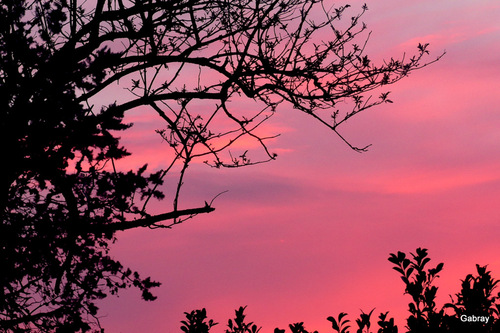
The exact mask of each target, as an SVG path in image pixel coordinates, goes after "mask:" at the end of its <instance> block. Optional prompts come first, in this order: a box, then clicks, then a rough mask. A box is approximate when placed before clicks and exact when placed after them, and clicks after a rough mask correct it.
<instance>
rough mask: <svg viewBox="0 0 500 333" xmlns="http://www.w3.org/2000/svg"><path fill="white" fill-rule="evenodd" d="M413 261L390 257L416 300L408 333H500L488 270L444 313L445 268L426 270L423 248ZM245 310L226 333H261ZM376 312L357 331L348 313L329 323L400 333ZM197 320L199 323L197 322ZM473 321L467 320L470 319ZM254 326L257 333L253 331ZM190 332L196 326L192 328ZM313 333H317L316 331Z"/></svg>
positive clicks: (497, 298)
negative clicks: (439, 281) (440, 293)
mask: <svg viewBox="0 0 500 333" xmlns="http://www.w3.org/2000/svg"><path fill="white" fill-rule="evenodd" d="M410 255H411V258H408V257H407V255H406V254H405V253H403V252H398V253H397V254H391V255H390V257H389V261H390V262H391V263H393V264H394V265H395V266H394V267H393V269H394V270H396V271H397V272H398V273H400V274H401V279H402V280H403V283H404V285H405V294H408V295H410V296H411V299H412V302H410V303H409V305H408V312H409V316H408V318H407V319H406V323H407V324H406V331H405V332H406V333H472V332H473V333H498V332H500V293H497V294H496V295H494V293H493V290H494V289H495V287H496V286H497V285H498V283H499V280H495V279H493V278H492V277H491V274H490V272H489V271H487V268H486V266H480V265H476V270H477V275H473V274H469V275H467V276H466V277H465V279H464V280H462V287H461V291H460V292H459V293H457V294H456V295H455V298H453V297H452V298H451V302H450V303H446V304H444V305H443V306H442V307H441V308H439V309H438V308H437V307H436V303H435V299H436V293H437V290H438V287H436V286H435V279H436V278H437V277H439V275H438V274H439V273H440V272H441V270H442V269H443V263H440V264H438V265H437V266H436V267H434V268H426V266H427V264H428V263H429V261H430V258H429V257H428V256H427V250H426V249H421V248H418V249H417V250H416V254H413V253H411V254H410ZM245 308H246V307H240V308H239V310H236V319H235V322H236V323H238V329H234V325H233V322H232V320H231V319H230V320H229V323H228V327H229V328H230V329H229V330H226V332H227V333H229V332H231V333H233V332H248V333H254V332H257V331H259V330H260V328H259V329H257V326H256V325H255V324H253V323H249V324H245V323H244V319H245V315H244V314H243V311H244V310H245ZM373 311H374V309H373V310H371V311H370V312H369V313H364V312H363V311H362V312H361V314H360V316H359V318H358V319H356V320H355V323H356V326H357V328H354V327H353V325H352V324H351V321H350V320H349V319H348V318H347V316H348V315H347V313H344V312H341V313H340V314H339V315H338V316H337V318H334V317H332V316H330V317H328V318H327V320H328V321H329V322H330V323H331V325H332V328H333V330H334V331H336V332H338V333H354V332H356V333H371V332H377V333H398V332H401V331H399V330H398V327H397V325H395V324H394V318H388V314H389V312H385V313H381V314H380V315H379V317H378V319H379V320H378V321H377V325H378V329H376V330H375V328H373V326H372V317H371V316H372V314H373ZM186 315H187V317H188V320H189V322H190V323H191V322H203V321H204V320H205V319H206V318H207V317H206V311H205V309H203V310H201V311H199V310H198V311H193V312H191V313H190V314H188V313H186ZM193 315H194V316H195V319H193ZM471 318H472V320H473V321H468V320H469V319H471ZM480 318H488V323H485V322H484V321H483V322H481V319H480ZM182 323H183V324H184V326H183V327H181V329H182V330H183V331H185V332H186V333H187V332H189V333H195V332H207V331H204V330H201V331H196V330H194V329H188V330H187V329H186V327H188V325H187V323H186V322H184V321H183V322H182ZM250 325H252V330H250V329H248V328H249V327H250ZM211 326H213V320H210V321H209V323H208V324H202V325H200V324H198V325H196V327H204V328H210V327H211ZM189 327H194V326H193V325H191V326H189ZM289 328H290V332H292V333H309V331H308V330H306V329H305V326H304V323H303V322H298V323H294V324H290V325H289ZM285 332H286V330H284V329H280V328H275V329H274V333H285ZM311 333H318V332H317V331H314V332H311Z"/></svg>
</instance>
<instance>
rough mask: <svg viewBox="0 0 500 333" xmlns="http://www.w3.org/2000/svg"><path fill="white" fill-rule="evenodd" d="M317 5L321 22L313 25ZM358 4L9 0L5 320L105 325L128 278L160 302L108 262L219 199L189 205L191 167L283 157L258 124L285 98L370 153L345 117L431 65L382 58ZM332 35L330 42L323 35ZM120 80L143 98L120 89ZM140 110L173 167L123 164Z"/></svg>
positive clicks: (1, 82) (4, 23) (1, 290)
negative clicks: (102, 313) (126, 238)
mask: <svg viewBox="0 0 500 333" xmlns="http://www.w3.org/2000/svg"><path fill="white" fill-rule="evenodd" d="M366 9H367V8H366V6H365V7H363V9H362V12H364V11H365V10H366ZM314 10H316V12H317V13H322V14H323V20H318V21H313V20H312V19H310V18H309V14H310V13H311V12H312V11H314ZM347 10H348V6H344V7H339V8H330V9H327V8H326V7H325V6H324V5H323V3H322V2H321V1H309V0H307V1H306V0H257V1H255V0H252V1H250V0H235V1H227V0H210V1H203V0H96V1H94V2H92V1H91V2H88V1H78V0H56V1H51V0H29V1H28V0H3V1H2V2H1V3H0V17H1V20H0V126H1V128H0V136H1V140H2V144H3V147H4V152H3V156H6V157H7V159H6V160H4V161H3V163H2V170H3V172H2V178H1V181H0V214H1V221H2V222H1V224H0V267H1V268H2V273H1V274H0V329H4V330H11V331H16V332H29V331H56V332H58V331H60V332H63V331H64V332H67V331H89V330H91V329H100V325H99V320H98V315H97V314H98V308H97V305H96V304H97V303H96V302H97V300H99V299H102V298H104V297H106V296H107V295H109V294H116V293H117V292H118V291H119V290H120V289H122V288H126V287H129V286H135V287H137V288H139V289H140V290H141V291H142V297H143V298H144V299H145V300H153V299H154V296H153V295H152V294H151V288H153V287H155V286H158V285H159V283H157V282H154V281H152V280H151V279H150V278H143V277H141V276H140V275H139V274H138V273H136V272H133V271H131V270H130V269H128V268H126V267H123V266H122V264H121V263H120V262H119V261H117V260H115V259H114V258H111V257H110V255H109V246H110V244H112V243H113V241H114V240H115V233H116V232H117V231H121V230H127V229H132V228H137V227H149V228H171V227H172V226H174V225H176V224H179V223H181V222H183V221H184V220H186V219H189V218H191V217H193V216H195V215H197V214H201V213H209V212H211V211H213V210H214V208H213V207H212V205H211V203H212V202H211V203H210V204H209V203H206V202H205V203H203V204H201V205H200V206H198V207H192V208H185V209H181V208H180V203H179V195H180V191H181V187H182V184H183V183H184V181H185V173H186V170H187V168H188V166H189V165H190V163H191V162H192V161H193V160H195V159H201V160H202V161H205V163H206V164H208V165H211V166H214V167H224V166H225V167H238V166H243V165H251V164H257V163H260V162H264V161H268V160H272V159H274V158H275V157H276V155H275V154H273V153H272V152H270V151H269V150H268V147H267V145H266V144H267V140H268V139H270V138H271V137H274V136H265V135H260V136H259V134H258V133H257V132H256V131H255V130H256V128H258V127H259V126H260V125H261V124H262V123H263V122H265V121H266V120H267V119H269V117H271V116H272V115H273V114H274V113H275V112H276V110H277V108H278V105H289V106H290V107H293V108H295V109H297V110H299V111H301V112H305V113H307V114H308V115H310V117H312V118H314V119H316V120H317V121H319V122H320V123H322V124H323V125H325V126H327V127H328V128H330V129H331V130H332V131H333V132H334V133H336V135H338V136H340V138H341V139H342V140H344V141H345V142H346V143H347V144H348V145H349V146H350V147H351V148H353V149H355V150H357V151H363V150H365V149H366V147H361V148H358V147H355V146H354V145H351V144H350V143H349V142H348V141H347V140H346V139H345V138H344V137H343V136H342V135H341V134H340V132H339V126H340V125H342V124H343V123H345V121H347V120H348V119H349V118H351V117H352V116H354V115H356V114H358V113H360V112H363V111H365V110H367V109H369V108H370V107H373V106H376V105H379V104H381V103H386V102H390V100H389V99H388V92H384V93H381V95H380V96H379V97H378V98H375V97H373V98H372V97H370V96H369V95H366V93H369V92H370V91H372V90H374V89H377V88H379V87H381V86H384V85H387V84H391V83H394V82H397V81H398V80H400V79H401V78H403V77H405V76H406V75H408V74H409V73H410V72H411V71H413V70H415V69H418V68H421V67H424V66H425V65H426V64H428V63H422V62H421V60H422V57H424V56H425V55H426V54H427V53H428V51H427V45H419V46H418V50H417V54H416V55H415V56H413V57H410V58H408V59H406V60H405V59H402V60H397V59H390V60H387V61H386V62H385V63H383V64H382V65H380V66H379V65H375V64H374V63H373V62H372V61H370V59H369V58H368V56H367V55H365V54H364V52H363V51H364V45H365V44H366V41H367V40H366V39H367V35H365V37H364V38H362V40H361V41H360V42H358V43H356V42H355V40H356V37H358V36H360V34H362V33H363V32H364V30H365V25H364V24H362V23H360V17H361V15H362V13H361V14H357V15H354V16H352V17H351V18H350V20H349V19H348V20H346V21H344V20H342V21H341V20H340V19H341V16H342V15H343V14H344V13H345V12H346V11H347ZM341 27H342V28H341ZM323 31H328V36H330V39H329V40H326V41H324V40H321V39H320V38H317V36H319V35H320V34H321V33H322V32H323ZM361 37H362V35H361ZM358 38H359V37H358ZM431 62H432V61H431ZM193 73H196V74H193ZM118 84H121V87H125V88H126V91H128V93H129V94H128V95H126V96H125V94H118V95H117V94H113V93H111V91H112V89H115V88H116V86H117V85H118ZM239 98H248V99H251V100H254V101H255V102H256V103H255V105H256V106H257V109H256V110H248V111H245V113H244V114H242V112H241V110H238V109H237V108H234V107H233V106H234V105H233V104H232V103H233V101H236V100H238V99H239ZM200 100H202V101H203V102H204V104H203V105H204V106H206V107H204V108H200V107H199V104H196V103H197V101H198V102H199V101H200ZM339 101H347V102H350V104H348V105H350V108H349V109H347V110H341V109H340V108H339V107H338V105H337V103H338V102H339ZM135 109H139V110H141V112H146V111H145V110H149V111H152V112H154V113H155V114H156V115H157V116H158V119H159V120H161V121H162V123H161V124H159V128H158V130H157V132H158V134H159V135H160V136H161V137H162V138H163V140H164V141H165V149H166V151H167V152H165V159H166V161H167V162H166V163H165V165H168V167H166V168H164V169H161V170H155V171H154V172H149V171H148V170H147V164H145V163H146V162H147V161H145V162H144V166H143V167H141V168H139V169H138V170H130V171H128V170H123V169H122V168H120V167H119V164H118V162H119V161H120V160H121V159H122V158H124V157H126V156H127V155H129V153H128V152H127V150H126V149H125V147H123V146H121V145H120V142H119V138H118V136H117V135H118V133H120V132H122V131H125V130H127V129H128V128H130V127H131V126H132V124H127V123H125V122H124V117H125V114H126V113H127V112H129V111H130V110H135ZM242 137H247V138H250V139H252V140H255V141H256V142H257V143H258V145H259V146H260V147H261V148H262V149H261V152H260V155H259V153H257V159H256V160H254V158H253V157H252V158H250V153H247V152H246V151H243V152H237V153H235V152H233V153H232V152H231V151H230V150H229V149H230V148H232V145H233V144H234V142H236V141H237V140H239V139H240V138H242ZM167 175H169V177H174V176H175V179H176V182H177V185H176V186H173V189H172V191H171V192H166V190H164V187H162V185H163V183H164V181H165V179H166V178H165V177H167ZM161 199H166V200H169V202H170V205H171V206H170V207H171V208H165V210H166V211H165V212H164V213H162V214H158V215H151V212H150V211H149V210H148V209H147V208H148V203H150V202H151V201H152V200H161ZM467 297H468V296H467ZM461 300H462V302H464V303H465V302H469V298H465V296H464V298H463V299H461ZM464 306H465V305H464ZM464 311H465V310H464ZM197 315H199V314H196V313H195V314H193V316H194V317H196V316H197ZM240 319H241V318H240ZM233 325H235V326H234V330H236V329H238V330H248V329H249V330H252V332H253V331H255V330H254V329H253V326H252V327H244V326H241V325H243V324H242V322H238V321H235V322H234V324H233ZM188 326H189V325H188ZM209 326H210V325H209ZM230 329H233V328H230ZM293 329H295V330H297V331H301V330H302V329H303V328H301V327H300V325H299V326H296V327H295V328H293Z"/></svg>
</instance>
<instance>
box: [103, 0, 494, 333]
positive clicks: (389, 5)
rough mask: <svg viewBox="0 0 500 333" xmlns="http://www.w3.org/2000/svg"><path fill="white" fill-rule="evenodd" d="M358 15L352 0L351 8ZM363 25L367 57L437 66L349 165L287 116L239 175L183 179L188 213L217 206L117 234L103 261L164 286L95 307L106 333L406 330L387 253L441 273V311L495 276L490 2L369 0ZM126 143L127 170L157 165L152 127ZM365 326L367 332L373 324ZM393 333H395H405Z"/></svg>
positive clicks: (360, 134) (382, 119) (374, 125)
mask: <svg viewBox="0 0 500 333" xmlns="http://www.w3.org/2000/svg"><path fill="white" fill-rule="evenodd" d="M349 3H351V4H352V5H353V8H352V13H353V14H354V13H355V12H357V11H358V8H360V6H361V4H362V2H359V1H350V2H349ZM368 6H369V9H370V10H369V11H368V12H367V13H366V15H365V16H364V20H363V21H364V22H366V23H367V24H368V28H369V30H371V31H372V38H371V40H370V42H369V47H368V54H369V55H370V56H371V57H372V58H374V59H383V58H389V57H391V56H394V57H397V56H399V55H401V54H402V53H403V52H407V54H412V53H414V50H416V48H415V47H416V45H417V44H418V43H426V42H429V43H431V45H430V50H431V52H432V54H431V55H433V56H437V55H438V54H439V53H440V52H442V51H443V50H446V52H447V54H446V56H445V57H444V58H443V59H442V60H441V61H440V62H438V63H436V64H434V65H432V66H430V67H428V68H426V69H423V70H421V71H418V72H415V73H413V74H412V75H410V77H409V78H406V79H404V80H403V81H400V82H399V83H397V84H396V85H394V86H391V87H390V88H389V89H390V90H391V91H392V93H391V99H392V100H394V104H385V105H383V106H381V107H378V108H376V109H373V110H372V111H371V112H369V113H366V114H364V115H360V116H359V117H358V118H357V119H353V120H352V121H351V122H350V123H348V124H347V125H346V126H345V127H344V128H343V129H342V130H343V134H345V135H346V136H347V137H348V138H349V139H350V140H351V141H352V143H353V144H357V145H359V146H363V145H365V144H369V143H372V144H373V146H372V147H371V148H370V150H369V152H367V153H363V154H358V153H356V152H353V151H351V150H349V149H348V147H347V146H345V145H344V144H343V143H342V142H341V141H340V139H338V138H337V137H335V136H334V135H332V133H330V132H329V131H328V130H327V129H325V128H322V127H321V126H320V125H319V124H316V123H315V122H314V121H312V119H308V118H307V117H306V116H305V115H302V114H299V113H297V112H296V110H292V109H291V108H290V109H282V110H281V112H280V113H279V114H278V115H277V116H276V117H275V118H274V119H273V120H272V122H271V123H270V124H269V130H273V129H274V130H277V131H279V132H281V133H282V135H281V136H280V137H279V138H278V139H276V140H274V141H273V142H272V143H271V145H270V146H271V148H272V149H273V150H274V151H276V152H278V153H279V157H278V159H277V161H274V162H271V163H268V164H264V165H258V166H254V167H250V168H246V169H239V170H215V169H210V168H208V167H204V166H202V165H195V166H193V167H191V168H190V170H189V173H188V177H189V178H188V180H187V183H186V187H185V193H189V196H187V194H186V197H185V201H184V204H185V205H186V206H189V204H192V205H194V206H198V205H200V204H203V201H204V200H207V201H208V200H210V199H211V198H212V197H213V196H214V195H216V194H217V193H219V192H222V191H225V190H229V192H228V193H226V194H225V195H222V196H221V197H219V198H218V199H217V200H216V201H215V207H216V211H215V212H213V213H211V214H209V215H206V216H200V217H197V218H196V219H194V220H191V221H188V222H186V223H185V224H182V225H180V226H178V227H176V228H174V229H173V230H159V231H158V230H156V231H151V230H149V229H148V230H134V231H127V232H125V233H121V234H118V241H117V243H116V244H115V245H114V247H113V251H112V254H113V255H114V256H115V257H116V258H117V259H119V260H121V261H122V263H123V264H124V265H128V266H130V267H131V268H132V269H136V270H138V271H139V272H141V273H142V274H143V275H144V276H146V275H151V276H152V277H153V279H155V280H157V281H160V282H162V283H163V285H162V286H161V287H160V288H157V289H156V290H155V294H156V295H157V296H158V300H156V301H155V302H148V303H146V302H144V301H141V300H140V295H139V292H138V291H136V290H131V291H127V292H124V293H122V294H121V296H120V297H119V298H110V299H108V300H105V301H104V302H103V303H102V306H101V308H102V314H104V315H106V317H104V318H102V320H101V322H102V324H103V326H104V327H105V328H106V330H107V331H108V330H109V332H123V333H129V332H131V333H132V332H167V331H168V332H177V331H180V330H179V326H180V324H179V322H180V320H183V319H184V316H183V312H185V311H191V310H193V309H199V308H202V307H205V308H207V311H208V315H209V317H210V318H213V319H214V320H215V321H216V322H219V325H218V326H216V327H215V328H214V332H222V331H223V330H224V329H225V325H226V323H227V319H229V318H230V317H232V316H233V313H234V309H236V308H237V307H239V306H240V305H248V308H247V318H248V319H250V320H252V321H254V322H255V323H256V324H258V325H259V326H262V327H263V331H262V332H272V330H273V329H274V328H275V327H280V328H285V327H287V326H288V324H290V323H294V322H302V321H303V322H305V327H306V329H308V330H311V331H313V330H319V331H320V332H331V331H332V329H331V326H330V325H329V322H328V321H326V317H327V316H330V315H333V316H336V315H337V314H338V313H340V312H348V313H349V314H350V318H351V319H352V320H354V319H355V318H356V317H357V315H358V314H359V313H360V309H362V310H363V311H365V312H368V311H370V310H371V309H372V308H374V307H375V308H376V310H375V314H376V315H374V318H376V317H377V316H378V314H379V313H380V312H385V311H390V313H392V314H393V315H394V316H396V321H397V322H398V323H400V324H403V318H404V317H403V316H404V315H406V309H407V304H408V302H409V297H408V296H407V295H403V284H402V282H401V280H400V278H399V276H398V275H397V273H396V272H395V271H393V270H392V269H391V267H392V266H391V264H390V263H389V262H388V261H387V258H388V256H389V253H391V252H396V251H398V250H400V251H406V252H409V251H414V250H415V249H416V248H417V247H425V248H428V249H429V253H430V257H431V258H432V261H431V264H432V263H433V265H436V264H438V263H439V262H444V263H445V265H444V270H443V272H442V273H441V277H440V279H439V280H438V286H439V291H438V294H439V302H440V303H439V305H440V304H442V303H443V302H446V301H447V300H448V295H449V294H454V293H456V292H458V291H459V285H460V283H459V280H460V279H462V278H464V277H465V275H466V274H468V273H473V272H474V269H475V264H476V263H478V264H483V265H484V264H489V268H490V270H491V271H493V273H494V274H493V275H494V276H495V277H497V278H500V256H499V254H500V242H499V241H498V239H499V236H500V223H499V222H500V221H499V220H500V209H499V204H498V200H499V198H500V131H499V129H500V112H499V111H500V110H498V109H499V108H500V107H499V105H500V93H499V88H500V20H499V19H498V18H499V17H500V4H498V3H497V1H491V0H490V1H488V0H482V1H477V0H468V1H457V0H445V1H440V2H436V1H408V0H404V1H401V0H399V1H396V0H390V1H378V2H373V3H368ZM132 118H133V121H134V123H135V124H136V125H135V129H133V130H132V131H131V132H130V133H129V134H124V137H123V138H124V143H125V144H129V145H131V146H130V147H131V149H130V150H131V151H132V152H133V153H134V155H133V156H134V157H135V158H136V160H131V161H132V162H131V161H128V162H126V163H132V164H133V163H134V161H137V163H138V164H139V163H141V162H142V161H145V159H147V160H148V161H150V164H151V166H152V167H158V166H161V165H162V160H158V159H157V158H158V157H159V156H161V154H158V152H157V151H156V149H157V148H158V147H161V146H159V142H160V139H159V137H157V136H156V134H155V133H154V132H153V129H154V128H156V125H155V123H154V119H153V118H151V117H146V116H142V115H141V117H138V116H137V115H136V116H133V117H132ZM374 322H375V321H374ZM403 326H404V325H401V327H400V330H401V331H404V330H403Z"/></svg>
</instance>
